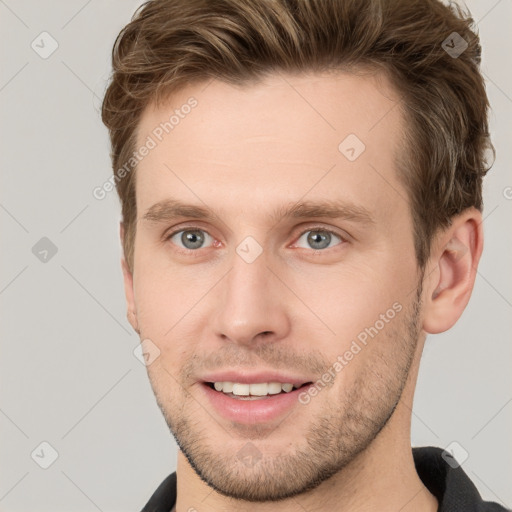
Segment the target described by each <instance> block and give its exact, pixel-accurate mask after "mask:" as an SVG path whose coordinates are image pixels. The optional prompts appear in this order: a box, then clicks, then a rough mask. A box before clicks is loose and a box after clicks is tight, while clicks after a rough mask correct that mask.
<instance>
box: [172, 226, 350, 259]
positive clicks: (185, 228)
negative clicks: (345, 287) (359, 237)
mask: <svg viewBox="0 0 512 512" xmlns="http://www.w3.org/2000/svg"><path fill="white" fill-rule="evenodd" d="M194 230H197V231H203V232H204V233H206V234H207V235H208V236H210V237H211V238H213V239H214V241H215V240H216V238H215V237H214V236H213V235H212V234H211V233H210V232H209V231H208V230H206V229H204V228H202V227H200V226H198V225H193V224H192V225H188V226H179V228H176V229H172V228H171V231H170V232H165V233H164V235H163V240H164V241H169V240H170V239H171V238H172V237H173V236H174V235H176V234H178V233H180V232H182V231H194ZM310 231H323V232H325V233H329V234H331V235H334V236H337V237H338V238H340V240H341V241H342V242H345V243H346V242H348V241H349V238H350V237H349V236H348V235H347V234H344V233H341V232H339V231H336V230H334V229H333V228H330V227H327V226H324V225H314V226H308V227H307V228H303V229H302V230H301V231H300V232H299V233H298V234H297V235H295V236H294V242H293V243H292V246H293V245H294V244H296V243H297V240H298V239H299V238H301V237H302V236H303V235H305V234H306V233H308V232H310ZM337 245H341V243H340V244H337ZM334 247H336V246H334ZM334 247H329V248H328V249H333V248H334ZM178 249H180V250H181V251H184V252H188V253H191V252H199V251H200V249H206V247H201V248H200V249H186V248H182V247H178ZM300 249H304V248H303V247H300ZM310 250H311V251H316V250H318V249H313V248H311V249H310ZM326 250H327V249H322V250H321V251H322V252H324V251H326Z"/></svg>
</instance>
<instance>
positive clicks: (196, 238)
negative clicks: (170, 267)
mask: <svg viewBox="0 0 512 512" xmlns="http://www.w3.org/2000/svg"><path fill="white" fill-rule="evenodd" d="M167 239H168V240H170V241H171V242H172V243H173V244H175V245H177V246H178V247H180V248H182V249H188V250H191V251H193V250H195V249H202V248H203V247H204V244H205V243H206V242H210V243H211V242H212V241H213V237H211V236H210V235H209V234H208V233H207V232H206V231H203V230H202V229H182V230H181V231H175V232H174V233H171V234H170V235H169V236H168V237H167ZM180 244H182V245H180Z"/></svg>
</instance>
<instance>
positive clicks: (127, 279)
mask: <svg viewBox="0 0 512 512" xmlns="http://www.w3.org/2000/svg"><path fill="white" fill-rule="evenodd" d="M119 234H120V237H121V245H122V246H123V247H124V245H123V242H124V225H123V223H122V222H120V224H119ZM121 268H122V269H123V280H124V295H125V297H126V309H127V312H126V316H127V318H128V322H130V325H131V326H132V327H133V330H134V331H135V332H136V333H137V334H140V332H139V322H138V320H137V310H136V308H135V297H134V293H133V274H132V272H131V270H130V268H129V267H128V263H127V262H126V258H125V256H124V255H123V257H122V258H121Z"/></svg>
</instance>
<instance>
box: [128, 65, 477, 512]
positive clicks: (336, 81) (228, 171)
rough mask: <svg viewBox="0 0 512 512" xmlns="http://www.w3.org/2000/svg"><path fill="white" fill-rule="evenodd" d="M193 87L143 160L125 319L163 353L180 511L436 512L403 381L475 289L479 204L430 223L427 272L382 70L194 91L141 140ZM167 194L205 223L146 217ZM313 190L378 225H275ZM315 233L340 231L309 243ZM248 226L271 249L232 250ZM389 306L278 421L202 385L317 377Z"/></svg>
mask: <svg viewBox="0 0 512 512" xmlns="http://www.w3.org/2000/svg"><path fill="white" fill-rule="evenodd" d="M191 96H194V97H195V98H196V99H197V101H198V105H197V107H195V108H194V109H193V110H192V111H191V113H190V114H189V115H187V116H186V117H184V118H183V119H181V120H180V123H179V124H178V125H177V126H175V128H174V129H173V131H172V132H171V133H169V134H168V135H167V136H166V137H164V139H163V140H162V142H160V143H159V144H158V145H157V146H156V147H155V148H154V149H152V150H151V151H150V152H149V154H148V155H147V156H146V157H145V158H144V159H143V160H142V161H141V162H140V163H139V165H138V168H137V171H136V172H137V180H136V197H137V212H138V217H137V218H138V221H137V234H136V239H135V249H134V261H133V272H131V271H130V270H129V267H128V265H127V264H126V262H125V261H124V260H123V270H124V280H125V292H126V299H127V305H128V318H129V321H130V322H131V324H132V326H133V328H134V329H135V330H136V331H137V332H138V333H139V334H140V337H141V340H145V339H150V340H151V342H152V343H154V344H155V345H156V346H157V347H158V349H159V350H160V354H159V357H157V359H156V360H155V361H154V362H152V363H151V364H150V365H149V366H148V367H147V370H148V376H149V379H150V382H151V385H152V387H153V390H154V393H155V396H156V399H157V402H158V405H159V406H160V408H161V410H162V413H163V415H164V417H165V419H166V421H167V423H168V425H169V427H170V430H171V432H172V433H173V435H174V436H175V438H176V440H177V442H178V444H179V446H180V451H179V454H178V467H177V474H178V484H177V485H178V497H177V511H178V512H182V511H185V510H189V509H191V508H193V509H196V510H198V511H201V512H203V511H209V510H212V511H213V510H223V511H231V510H233V511H234V510H237V511H249V510H251V511H267V510H268V511H270V510H272V511H276V510H279V511H292V510H308V511H320V510H338V511H345V510H351V511H359V510H379V511H386V510H390V511H391V510H393V511H397V510H401V511H412V510H414V511H418V510H419V511H435V510H437V506H438V504H437V500H436V499H435V498H434V496H432V495H431V494H430V493H429V492H428V490H427V489H426V488H425V487H424V485H423V483H422V482H421V480H420V479H419V477H418V475H417V473H416V471H415V468H414V461H413V458H412V451H411V444H410V422H411V410H412V402H413V395H414V388H415V384H416V380H417V375H418V368H419V362H420V358H421V352H422V349H423V346H424V342H425V338H426V334H427V333H436V332H442V331H444V330H446V329H449V328H450V327H451V326H452V325H453V324H454V323H455V322H456V320H457V319H458V318H459V316H460V315H461V313H462V311H463V310H464V308H465V306H466V304H467V302H468V300H469V296H470V294H471V290H472V287H473V283H474V279H475V273H476V267H477V264H478V260H479V258H480V254H481V250H482V243H483V242H482V240H483V237H482V228H481V216H480V213H479V212H478V211H476V210H474V209H471V210H467V211H466V212H464V213H463V214H462V215H460V216H458V217H456V218H455V219H454V220H453V223H452V225H451V226H450V227H449V228H448V229H446V230H444V231H441V232H439V233H438V236H437V237H436V238H435V240H433V243H432V253H431V257H430V260H429V261H428V263H427V265H426V268H425V269H424V272H422V271H420V269H418V267H417V262H416V258H415V252H414V239H413V227H412V218H411V213H410V210H409V205H408V202H407V193H406V191H405V189H404V187H403V185H402V184H401V182H400V180H399V178H398V174H397V168H396V164H395V157H396V155H397V154H398V151H399V150H400V148H401V147H402V144H401V134H402V133H403V131H404V130H405V129H406V127H405V126H404V121H403V119H402V115H401V113H400V108H395V107H397V95H396V94H395V93H394V91H393V89H392V88H391V86H390V85H389V84H388V82H387V81H386V79H385V78H384V77H383V76H380V75H375V74H368V73H366V74H357V75H355V74H348V73H342V72H339V73H336V74H329V75H328V74H309V75H301V76H298V75H296V76H291V75H272V76H269V77H267V78H266V79H265V80H264V81H263V82H261V83H259V84H253V85H246V86H244V87H234V86H232V85H228V84H225V83H222V82H219V81H213V82H211V83H210V84H194V85H190V86H188V87H187V88H185V89H183V90H181V91H179V92H177V93H175V94H173V96H172V98H170V99H169V100H168V101H167V102H165V103H164V104H163V105H158V106H157V105H155V104H152V105H150V106H149V107H148V108H147V109H146V110H145V111H144V113H143V116H142V118H141V121H140V125H139V131H138V140H139V141H140V142H141V144H142V143H143V141H144V140H146V137H147V136H148V135H150V134H151V133H152V130H154V128H155V127H156V126H158V125H159V123H160V122H162V121H164V120H166V119H168V118H169V115H170V114H171V113H172V112H173V110H174V109H176V108H179V107H180V105H183V104H184V103H186V101H187V99H188V98H189V97H191ZM351 133H353V134H356V135H357V137H358V138H359V139H360V140H362V141H363V142H364V144H365V146H366V149H365V151H364V152H363V153H362V154H361V155H360V156H359V157H358V158H357V159H356V160H355V161H353V162H351V161H349V160H348V159H347V158H345V156H344V155H343V154H342V153H341V152H340V151H339V150H338V145H339V144H340V142H342V141H343V140H344V139H345V137H346V136H347V135H348V134H351ZM171 197H172V198H174V199H178V200H180V201H182V202H184V203H188V204H193V205H197V206H202V207H205V206H207V207H209V208H210V209H211V210H212V211H213V213H214V215H215V216H214V217H213V218H212V219H207V220H198V219H194V218H188V217H179V218H167V217H165V216H164V218H160V220H156V219H153V220H151V219H146V218H144V216H145V213H146V212H147V211H148V209H149V208H150V207H151V206H153V205H154V204H156V203H158V202H160V201H165V200H166V199H169V198H171ZM306 200H308V201H325V200H333V201H342V202H343V203H344V204H348V205H351V206H352V207H354V206H355V207H356V208H358V209H359V210H358V211H360V210H362V209H364V210H365V211H366V212H367V213H368V214H369V215H370V216H371V218H372V222H362V221H360V220H355V219H353V218H330V217H320V218H301V219H295V218H281V217H279V216H277V217H275V216H274V217H273V216H272V215H273V213H274V212H276V211H279V208H284V207H286V206H288V205H290V204H296V203H298V202H300V201H306ZM180 229H181V230H185V229H189V230H190V229H192V230H193V231H194V233H196V234H197V231H195V230H197V229H200V230H203V231H202V232H201V233H203V235H204V233H205V232H206V234H207V235H204V237H205V238H204V245H202V246H201V245H200V244H199V245H200V248H198V249H190V248H189V249H188V251H187V249H186V247H185V246H184V245H183V240H182V239H181V238H180V236H181V234H182V233H181V232H180V233H179V234H178V236H173V237H172V238H169V235H170V234H171V233H175V232H177V231H179V230H180ZM308 230H309V231H308ZM315 230H317V231H318V230H320V233H318V232H317V231H315ZM322 230H327V231H332V232H334V233H335V234H336V235H337V236H339V237H340V238H337V237H332V238H331V239H330V242H329V244H328V247H326V248H318V245H314V246H313V247H312V246H311V245H310V242H311V241H313V242H315V240H318V238H315V239H314V240H311V238H310V239H308V234H311V233H310V232H311V231H313V232H314V233H316V235H319V234H320V235H322V234H323V235H325V231H322ZM303 233H305V234H303ZM208 235H209V236H208ZM121 236H123V229H121ZM247 236H251V237H253V238H254V239H255V240H256V241H257V242H258V244H259V246H260V247H261V249H262V253H261V255H260V256H259V257H258V258H257V259H256V260H255V261H254V262H252V263H247V262H246V261H245V260H244V259H243V258H241V257H240V256H239V254H237V252H236V248H237V246H238V245H239V244H240V243H241V242H242V241H243V240H244V239H245V238H246V237H247ZM185 242H186V240H185ZM393 304H399V305H400V306H401V311H400V312H399V313H397V314H396V316H394V318H393V319H392V320H390V321H389V322H387V323H386V324H385V326H384V328H382V329H381V330H379V332H378V334H377V335H376V336H375V337H374V338H373V339H371V340H370V341H369V342H368V344H367V345H366V346H365V347H364V349H362V350H361V351H360V352H359V353H358V354H357V355H355V356H354V357H353V359H352V360H351V361H350V362H349V363H348V364H347V365H346V366H344V367H343V369H342V370H341V371H339V372H337V373H336V377H335V378H334V380H333V381H332V382H330V383H329V385H328V386H325V387H324V388H323V389H322V390H321V391H320V392H319V393H318V394H317V395H316V396H315V397H313V398H311V400H310V401H309V403H308V404H306V405H302V404H297V405H296V406H294V407H293V409H292V410H291V412H290V414H289V415H288V416H286V417H284V418H280V419H279V421H270V422H264V423H261V422H255V423H254V424H250V425H242V424H240V423H237V422H231V421H228V420H226V419H225V418H224V417H223V416H221V415H220V414H218V413H217V411H216V410H215V409H213V408H212V407H211V405H210V403H209V402H208V401H207V400H206V399H205V397H204V395H203V393H202V392H201V391H202V390H201V386H202V384H201V383H200V382H199V377H200V375H201V374H202V373H203V372H204V371H205V370H221V369H222V370H224V369H229V368H237V369H238V370H240V371H243V370H245V369H248V370H254V369H255V368H257V369H262V370H272V369H281V370H282V369H287V370H289V371H292V370H293V371H296V372H297V373H298V374H300V375H308V376H314V377H315V380H316V378H320V377H321V375H322V373H323V371H324V370H326V369H327V368H328V367H331V366H332V365H333V363H334V362H335V361H336V360H337V357H338V356H339V355H340V354H344V353H345V352H346V351H347V350H348V349H349V348H350V345H351V342H352V341H353V340H354V339H356V337H357V335H358V334H359V333H361V332H362V331H364V329H365V328H368V327H370V326H373V325H375V323H376V321H377V320H379V318H381V316H380V315H382V314H385V313H386V311H387V310H389V309H390V308H391V307H392V305H393ZM263 333H266V334H263ZM311 380H313V379H311ZM247 443H250V444H249V445H248V446H250V447H251V450H253V453H257V454H258V455H259V457H258V458H257V459H258V460H257V462H256V463H254V464H251V465H247V464H244V463H243V461H241V460H240V456H239V454H240V453H241V450H242V449H243V448H244V446H246V445H247ZM242 453H243V452H242ZM276 500H278V501H276Z"/></svg>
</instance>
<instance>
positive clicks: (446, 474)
mask: <svg viewBox="0 0 512 512" xmlns="http://www.w3.org/2000/svg"><path fill="white" fill-rule="evenodd" d="M442 453H443V450H442V449H441V448H436V447H433V446H428V447H422V448H413V449H412V454H413V457H414V464H415V466H416V471H417V472H418V476H419V477H420V479H421V480H422V482H423V484H424V485H425V487H426V488H427V489H428V490H429V491H430V492H431V494H433V495H434V496H435V497H436V498H437V501H438V502H439V508H438V511H437V512H507V509H506V508H503V507H502V506H501V505H498V504H497V503H494V502H491V501H483V500H482V498H481V497H480V494H479V493H478V491H477V489H476V487H475V485H474V484H473V482H472V481H471V480H470V479H469V477H468V476H467V475H466V473H465V472H464V470H463V469H462V468H461V467H460V466H458V467H452V466H456V464H455V463H454V464H448V462H447V461H446V460H445V459H444V458H443V457H442ZM446 457H450V455H446V454H445V458H446ZM175 503H176V473H172V474H171V475H169V476H168V477H167V478H166V479H165V480H164V481H163V482H162V483H161V484H160V486H159V487H158V489H157V490H156V491H155V492H154V494H153V496H151V498H150V500H149V501H148V502H147V504H146V506H145V507H144V508H143V509H142V512H170V510H171V509H172V507H173V506H174V505H175Z"/></svg>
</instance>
